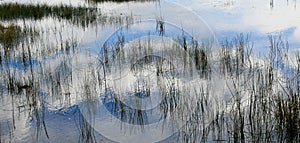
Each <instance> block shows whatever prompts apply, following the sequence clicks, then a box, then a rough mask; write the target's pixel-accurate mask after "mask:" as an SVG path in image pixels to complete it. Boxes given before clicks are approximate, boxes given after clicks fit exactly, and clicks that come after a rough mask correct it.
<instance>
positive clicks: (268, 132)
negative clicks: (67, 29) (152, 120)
mask: <svg viewBox="0 0 300 143" xmlns="http://www.w3.org/2000/svg"><path fill="white" fill-rule="evenodd" d="M97 2H100V1H97ZM101 2H103V1H101ZM120 2H121V1H120ZM0 17H1V19H2V20H6V21H10V20H14V19H34V20H41V19H42V18H45V17H55V18H57V19H58V20H63V19H65V20H67V21H72V22H75V23H77V24H79V25H82V26H87V25H89V23H93V22H95V21H96V23H97V22H98V23H97V24H103V25H105V24H116V23H117V24H118V23H119V24H121V23H128V22H129V23H131V22H132V17H130V16H129V17H110V16H107V15H102V14H101V12H100V11H99V10H98V9H96V8H85V7H78V8H74V7H69V6H46V5H20V4H3V5H0ZM97 20H98V21H97ZM156 30H157V32H159V34H160V36H164V30H165V27H164V22H163V21H162V19H158V20H157V27H156ZM58 33H59V32H58ZM24 35H29V36H24ZM38 35H39V34H37V32H36V31H35V30H34V28H31V27H25V28H23V29H22V28H20V27H19V26H16V25H13V24H12V25H8V26H4V25H0V43H1V46H2V47H1V50H0V64H1V69H0V74H1V85H0V86H1V88H0V92H1V96H2V95H3V94H4V92H6V91H7V92H8V96H9V97H10V98H11V105H12V108H13V110H12V120H13V121H12V123H11V124H12V125H9V126H10V130H11V131H10V132H11V135H10V137H9V138H10V141H12V140H13V133H14V130H15V128H17V127H16V125H15V120H16V117H15V114H16V113H15V112H16V111H15V109H20V108H24V109H25V111H26V113H28V114H29V118H30V119H31V120H32V121H35V122H34V123H35V124H34V126H35V129H36V140H38V138H39V137H40V136H41V134H42V133H43V134H45V135H46V137H48V138H49V139H51V136H49V134H48V132H47V123H46V122H45V116H46V115H45V111H46V110H47V109H46V108H45V104H46V103H45V102H44V99H43V97H41V95H40V92H41V91H40V90H41V89H43V90H44V91H45V92H46V93H47V94H48V96H49V98H50V99H51V100H52V101H57V100H59V102H60V103H59V104H61V106H63V108H65V107H68V106H70V105H71V104H72V103H71V101H70V100H71V98H72V96H74V94H80V95H81V96H82V99H84V100H85V101H90V102H91V101H95V100H97V99H98V96H99V93H101V92H106V91H107V89H109V88H110V87H109V85H108V84H107V83H106V82H107V80H106V78H107V77H106V75H107V74H109V73H110V72H114V70H116V71H120V72H122V64H124V63H125V60H128V62H129V64H130V65H134V66H132V67H131V71H132V72H136V73H139V72H141V71H139V70H140V69H141V68H144V67H145V66H144V65H147V64H149V63H151V62H157V63H156V64H155V65H154V66H153V67H154V72H155V75H156V76H157V77H160V79H161V80H162V79H163V78H165V77H164V76H169V77H168V78H169V79H170V80H168V81H167V82H162V81H161V80H160V81H158V82H157V85H158V86H159V87H160V89H159V90H160V91H161V93H163V95H162V96H163V98H164V100H163V102H162V104H160V105H159V111H161V112H160V113H161V114H160V118H161V119H166V117H167V115H170V116H171V123H173V124H174V125H173V126H174V127H176V122H175V121H176V119H178V118H180V119H182V121H187V123H186V125H185V126H183V127H182V128H181V129H180V130H179V133H178V134H179V136H178V142H211V141H216V142H299V141H300V138H299V134H300V133H299V130H300V103H299V102H300V97H299V96H300V95H299V94H300V88H299V87H300V79H299V71H300V60H299V59H300V57H299V55H298V57H297V60H296V63H294V65H292V66H293V68H291V67H290V66H289V65H286V63H284V62H283V61H284V60H286V59H289V58H290V57H289V55H288V54H289V53H288V52H287V51H288V43H287V42H286V41H284V40H283V38H282V37H281V36H269V40H270V46H269V54H268V55H267V56H266V57H260V58H262V59H263V65H262V66H257V63H256V61H255V60H253V59H254V58H253V57H255V56H254V55H253V53H252V49H253V46H254V45H253V43H251V38H250V36H249V35H243V34H239V35H237V36H236V37H235V38H233V39H230V40H225V41H224V43H222V44H221V47H218V49H217V50H218V54H213V52H212V51H213V50H214V49H213V47H212V45H211V44H210V43H206V42H202V43H201V42H199V41H193V40H192V41H187V39H186V37H184V36H183V37H179V40H178V39H175V40H177V41H182V43H181V44H179V45H172V46H173V47H172V48H175V49H176V48H177V49H178V48H181V49H184V51H185V52H182V53H180V54H178V51H176V50H175V51H173V53H169V54H171V55H174V56H176V58H178V59H180V60H183V65H181V66H182V67H180V68H183V70H184V71H185V73H184V74H186V75H188V74H194V71H193V70H196V72H197V73H198V75H199V76H197V77H198V78H199V79H200V80H205V81H208V82H212V79H214V78H217V79H220V80H225V81H226V82H225V84H226V90H227V91H229V92H228V93H229V95H230V100H226V101H223V99H222V98H221V99H218V98H214V97H220V95H216V91H217V90H220V89H216V87H215V85H213V84H208V85H207V86H204V85H201V84H200V85H199V86H198V87H196V88H195V89H191V90H195V91H197V92H196V96H195V97H189V96H186V95H188V94H189V93H190V91H188V90H187V89H185V88H183V90H182V91H181V92H178V90H176V86H166V85H172V83H174V80H172V78H173V79H174V78H176V70H174V65H172V64H170V63H168V64H169V67H168V68H166V67H164V66H163V65H164V64H165V63H164V60H162V59H160V60H156V61H155V60H154V59H155V56H153V51H154V50H153V49H152V44H151V41H150V38H149V41H146V42H144V43H143V42H140V43H139V44H138V46H137V47H134V49H133V50H132V51H130V52H131V53H130V54H131V55H135V56H128V55H126V51H125V50H124V45H125V44H126V43H124V38H126V37H124V36H122V35H121V36H120V37H119V41H118V42H117V43H116V44H115V45H113V47H106V46H104V47H103V48H104V49H103V50H104V52H103V55H102V56H103V57H102V59H99V61H98V62H99V63H100V64H99V65H100V66H99V67H94V66H93V65H92V64H90V65H89V66H88V68H86V69H84V70H82V71H81V72H79V73H76V71H75V69H73V67H72V66H71V64H70V59H71V57H76V56H77V55H76V54H78V51H77V50H76V48H77V47H78V44H79V41H78V39H75V38H74V39H70V40H65V41H64V40H63V38H62V34H61V33H59V34H58V35H59V36H58V37H56V38H57V39H55V40H57V41H58V42H57V43H56V44H54V45H51V46H49V45H47V44H45V43H43V42H39V41H38V40H36V39H35V37H37V36H38ZM36 41H37V43H38V44H36V43H35V42H36ZM187 43H192V44H190V45H189V44H187ZM34 44H36V45H34ZM34 46H36V47H35V48H37V49H34ZM41 47H44V48H43V49H40V48H41ZM108 48H111V49H112V50H109V49H108ZM215 51H216V50H215ZM127 52H128V51H127ZM163 52H165V53H163V54H166V52H169V51H163ZM50 53H51V54H52V55H55V54H58V53H62V54H63V55H64V56H65V57H64V56H58V57H59V58H62V59H63V60H60V61H58V62H59V64H58V66H57V67H55V68H56V69H52V68H53V67H50V66H49V65H47V64H44V63H38V66H36V65H34V63H33V62H32V59H34V58H36V57H39V56H48V55H51V54H50ZM127 54H128V53H127ZM141 55H151V56H141ZM126 56H127V57H126ZM138 56H140V57H143V58H144V59H138V58H137V57H138ZM111 58H112V59H113V60H114V61H115V63H113V64H115V65H113V64H112V63H111V61H110V60H111ZM17 59H21V63H22V64H23V66H24V67H26V68H24V69H21V70H19V69H16V68H11V65H9V62H7V61H13V62H16V61H18V60H17ZM127 64H128V63H127ZM116 65H117V68H120V69H114V68H113V67H114V66H116ZM144 70H145V69H144ZM150 70H151V69H150ZM152 70H153V69H152ZM37 71H38V72H37ZM283 71H286V72H285V73H282V72H283ZM168 72H169V73H172V74H168ZM73 76H75V77H76V76H80V80H81V81H80V83H78V84H79V85H75V83H74V77H73ZM183 86H184V85H183ZM74 87H78V89H73V88H74ZM131 88H132V90H133V91H135V92H139V91H140V90H141V89H140V88H139V87H134V86H133V87H131ZM145 88H146V89H147V87H145ZM73 90H75V91H76V92H75V93H74V91H73ZM146 92H150V89H149V88H148V89H147V90H146ZM116 93H117V91H116ZM222 93H223V92H222ZM224 94H225V92H224ZM182 95H185V96H182ZM115 96H116V98H120V97H121V95H117V94H116V95H115ZM20 99H24V100H25V102H24V103H22V104H19V105H17V106H16V105H15V102H16V101H18V100H20ZM132 102H133V103H135V102H136V101H132ZM137 103H138V102H136V103H135V104H137ZM215 104H217V105H215ZM117 106H121V107H118V108H117ZM214 106H216V107H214ZM212 107H214V109H212ZM115 109H119V110H120V112H119V113H114V114H118V115H120V118H121V120H123V121H125V120H126V121H128V122H129V123H132V124H137V123H138V124H139V125H141V126H140V129H138V130H136V131H141V132H143V131H145V130H146V129H145V126H143V125H144V124H145V123H147V118H146V115H145V112H143V111H140V110H132V111H131V112H129V111H126V109H127V108H126V107H125V106H123V105H122V104H120V101H118V100H116V103H115ZM94 110H96V109H95V107H94V106H93V108H92V109H91V114H93V111H94ZM211 117H212V120H211V122H205V119H207V118H211ZM87 120H92V119H84V118H83V117H82V116H80V117H79V118H78V122H79V128H78V129H79V133H80V135H79V142H96V140H97V139H96V137H95V135H94V132H95V131H94V129H93V127H92V125H90V124H89V123H88V121H87ZM172 121H173V122H172ZM3 126H4V125H3V124H2V123H1V124H0V141H4V142H5V141H6V140H5V139H3V138H4V137H3V136H1V131H2V130H1V127H3ZM164 126H166V127H167V125H164ZM121 129H122V130H126V126H124V125H123V126H121ZM129 131H132V130H131V129H129ZM132 132H133V131H132Z"/></svg>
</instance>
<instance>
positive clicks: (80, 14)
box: [0, 3, 131, 27]
mask: <svg viewBox="0 0 300 143" xmlns="http://www.w3.org/2000/svg"><path fill="white" fill-rule="evenodd" d="M47 17H52V18H57V19H58V20H59V21H61V20H67V21H70V22H71V23H73V24H75V25H78V26H82V27H88V26H89V25H91V24H95V23H97V24H101V23H102V25H104V24H106V23H110V24H118V23H122V22H125V21H127V22H129V23H130V20H131V18H130V16H119V17H117V16H109V15H106V14H102V13H101V11H100V9H98V8H95V7H84V6H78V7H72V6H67V5H55V6H48V5H46V4H43V5H42V4H37V5H33V4H18V3H4V4H1V5H0V19H1V20H4V21H11V20H16V19H22V20H24V19H31V20H41V19H43V18H47Z"/></svg>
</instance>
